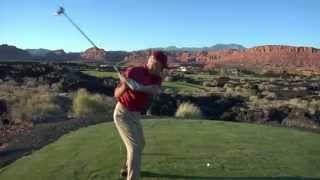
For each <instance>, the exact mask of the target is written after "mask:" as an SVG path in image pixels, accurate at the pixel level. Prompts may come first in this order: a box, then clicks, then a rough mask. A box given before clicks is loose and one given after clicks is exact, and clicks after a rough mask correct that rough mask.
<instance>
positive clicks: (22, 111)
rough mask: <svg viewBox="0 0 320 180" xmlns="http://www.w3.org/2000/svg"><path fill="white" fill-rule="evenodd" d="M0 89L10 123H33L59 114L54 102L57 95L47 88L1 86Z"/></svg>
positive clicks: (58, 107) (58, 108) (59, 110)
mask: <svg viewBox="0 0 320 180" xmlns="http://www.w3.org/2000/svg"><path fill="white" fill-rule="evenodd" d="M0 89H1V93H0V96H1V97H3V98H4V99H5V100H6V102H7V104H8V109H9V117H10V120H11V123H20V122H22V121H33V120H35V119H39V118H40V119H41V118H46V117H49V116H54V115H56V114H60V113H61V109H60V106H59V105H58V104H57V103H55V102H54V98H55V97H56V96H57V94H56V93H54V92H52V91H50V89H48V87H47V86H38V87H34V88H29V87H26V86H19V87H18V86H11V85H8V84H3V85H1V86H0Z"/></svg>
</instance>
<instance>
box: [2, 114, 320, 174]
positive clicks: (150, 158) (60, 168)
mask: <svg viewBox="0 0 320 180" xmlns="http://www.w3.org/2000/svg"><path fill="white" fill-rule="evenodd" d="M143 126H144V132H145V136H146V141H147V144H146V148H145V150H144V154H143V162H142V179H229V178H230V179H262V177H264V178H266V179H269V178H270V177H278V178H277V179H301V178H298V177H318V178H319V177H320V171H319V169H320V151H319V149H320V143H319V138H320V135H319V134H314V133H307V132H302V131H297V130H293V129H286V128H275V127H267V126H262V125H255V124H246V123H230V122H220V121H204V120H176V119H162V120H160V119H157V120H144V122H143ZM120 147H121V148H120ZM120 151H121V152H120ZM124 153H125V150H124V148H123V146H122V143H121V141H120V138H119V135H118V133H117V132H116V130H115V126H114V124H113V123H104V124H98V125H94V126H90V127H88V128H83V129H80V130H78V131H76V132H73V133H70V134H67V135H65V136H63V137H62V138H61V139H59V140H58V141H56V142H55V143H52V144H50V145H48V146H46V147H44V148H43V149H41V150H39V151H37V152H34V153H33V154H32V155H29V156H26V157H24V158H22V159H20V160H18V161H16V162H15V163H12V164H11V165H9V166H7V167H5V168H2V169H1V170H0V179H1V180H2V179H3V180H6V179H8V180H21V179H24V180H55V179H59V180H64V179H65V180H70V179H77V180H87V179H97V180H98V179H101V180H102V179H110V180H112V179H117V177H118V172H119V169H120V167H121V164H122V161H123V159H124ZM207 163H210V166H209V167H207V165H206V164H207ZM249 177H250V178H249ZM268 177H269V178H268ZM291 177H292V178H291Z"/></svg>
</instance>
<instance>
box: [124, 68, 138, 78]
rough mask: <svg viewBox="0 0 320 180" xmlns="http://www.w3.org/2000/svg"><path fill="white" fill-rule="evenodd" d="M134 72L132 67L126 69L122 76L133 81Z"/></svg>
mask: <svg viewBox="0 0 320 180" xmlns="http://www.w3.org/2000/svg"><path fill="white" fill-rule="evenodd" d="M135 71H136V70H135V68H134V67H128V68H127V70H126V71H125V73H124V76H125V77H126V78H129V79H135Z"/></svg>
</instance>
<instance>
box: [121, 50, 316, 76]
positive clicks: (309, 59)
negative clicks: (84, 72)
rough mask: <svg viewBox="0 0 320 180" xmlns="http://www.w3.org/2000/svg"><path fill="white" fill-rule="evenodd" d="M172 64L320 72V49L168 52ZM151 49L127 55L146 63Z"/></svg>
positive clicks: (136, 60)
mask: <svg viewBox="0 0 320 180" xmlns="http://www.w3.org/2000/svg"><path fill="white" fill-rule="evenodd" d="M167 54H168V56H169V63H189V64H190V63H191V64H192V63H193V64H201V65H205V66H208V67H215V66H219V65H226V66H228V65H232V66H241V67H244V68H249V69H254V68H260V69H262V68H263V69H264V70H270V71H273V70H274V71H278V70H281V71H283V70H287V71H288V72H290V71H300V72H301V71H302V72H306V71H308V72H313V73H320V49H316V48H312V47H295V46H282V45H266V46H259V47H254V48H249V49H223V50H219V51H208V52H207V51H202V52H189V51H185V52H167ZM147 55H148V52H147V51H140V52H134V53H131V54H130V55H129V56H128V57H127V58H128V59H129V62H132V63H133V64H138V63H143V62H146V59H147Z"/></svg>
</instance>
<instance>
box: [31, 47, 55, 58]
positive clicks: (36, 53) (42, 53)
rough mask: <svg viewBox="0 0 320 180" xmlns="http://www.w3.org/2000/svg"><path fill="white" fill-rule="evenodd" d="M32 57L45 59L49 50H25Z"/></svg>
mask: <svg viewBox="0 0 320 180" xmlns="http://www.w3.org/2000/svg"><path fill="white" fill-rule="evenodd" d="M25 51H27V52H28V53H29V54H30V55H31V56H33V57H45V56H46V55H47V54H49V53H50V52H51V50H49V49H42V48H40V49H25Z"/></svg>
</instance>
